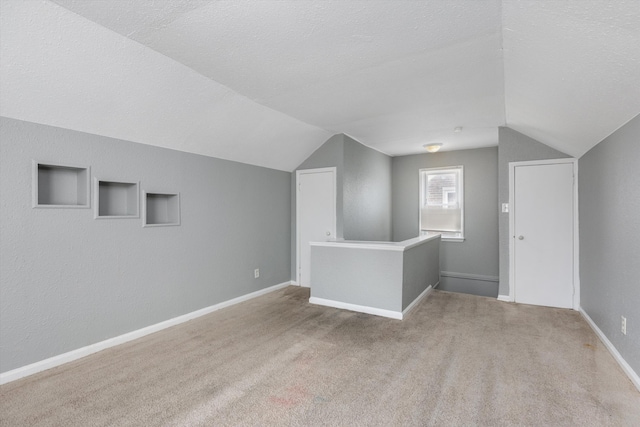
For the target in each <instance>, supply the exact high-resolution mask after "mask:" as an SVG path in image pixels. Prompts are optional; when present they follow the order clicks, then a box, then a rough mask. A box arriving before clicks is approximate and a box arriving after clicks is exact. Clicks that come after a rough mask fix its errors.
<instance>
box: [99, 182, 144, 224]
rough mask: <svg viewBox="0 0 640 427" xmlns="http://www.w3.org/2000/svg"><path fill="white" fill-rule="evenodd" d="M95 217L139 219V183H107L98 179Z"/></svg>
mask: <svg viewBox="0 0 640 427" xmlns="http://www.w3.org/2000/svg"><path fill="white" fill-rule="evenodd" d="M94 188H95V189H94V191H95V202H96V203H95V205H96V207H95V212H96V214H95V217H96V219H102V218H112V219H115V218H139V217H140V214H139V212H138V206H139V204H140V202H139V196H138V195H139V191H138V188H139V184H138V183H137V182H118V181H106V180H101V179H98V178H96V179H95V181H94Z"/></svg>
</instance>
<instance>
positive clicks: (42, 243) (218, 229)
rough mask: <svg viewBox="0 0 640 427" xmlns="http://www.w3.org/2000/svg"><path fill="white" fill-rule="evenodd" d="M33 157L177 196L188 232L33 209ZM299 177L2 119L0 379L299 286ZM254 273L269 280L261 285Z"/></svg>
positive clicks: (84, 213)
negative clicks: (294, 243)
mask: <svg viewBox="0 0 640 427" xmlns="http://www.w3.org/2000/svg"><path fill="white" fill-rule="evenodd" d="M32 160H37V161H41V162H43V163H48V164H58V163H62V164H71V165H83V166H90V167H91V174H92V176H93V177H99V178H102V179H108V180H120V181H125V182H137V181H140V187H141V189H142V190H149V191H152V192H167V193H174V192H179V193H180V195H181V198H180V202H181V225H180V226H170V227H149V228H143V227H142V218H134V219H97V220H96V219H94V212H93V208H94V202H93V188H92V190H91V191H92V194H91V196H92V197H91V209H75V208H71V209H69V208H66V209H47V208H38V209H33V208H32V206H31V192H32V163H31V162H32ZM290 186H291V174H290V173H287V172H282V171H277V170H272V169H267V168H261V167H256V166H250V165H246V164H241V163H236V162H231V161H226V160H220V159H215V158H211V157H205V156H199V155H194V154H188V153H183V152H178V151H173V150H168V149H163V148H158V147H153V146H148V145H142V144H136V143H132V142H128V141H122V140H117V139H112V138H106V137H101V136H96V135H91V134H86V133H82V132H76V131H71V130H66V129H60V128H55V127H50V126H44V125H38V124H34V123H29V122H24V121H18V120H13V119H8V118H0V195H1V197H0V235H1V240H0V276H1V280H0V343H1V346H0V372H6V371H9V370H12V369H15V368H18V367H21V366H24V365H28V364H30V363H34V362H37V361H40V360H43V359H46V358H49V357H52V356H55V355H59V354H62V353H65V352H68V351H71V350H74V349H77V348H81V347H84V346H87V345H90V344H94V343H96V342H100V341H103V340H105V339H108V338H112V337H115V336H119V335H121V334H124V333H127V332H131V331H134V330H137V329H140V328H143V327H146V326H149V325H153V324H156V323H158V322H162V321H165V320H168V319H171V318H174V317H176V316H180V315H183V314H186V313H190V312H193V311H195V310H198V309H202V308H205V307H208V306H211V305H214V304H217V303H220V302H223V301H227V300H229V299H232V298H235V297H239V296H242V295H246V294H248V293H250V292H253V291H258V290H261V289H264V288H266V287H269V286H272V285H276V284H279V283H283V282H287V281H289V280H290V277H291V276H290V259H291V257H290V241H291V228H290V223H291V217H290V206H291V195H290V188H291V187H290ZM254 268H259V269H260V278H258V279H254V276H253V270H254Z"/></svg>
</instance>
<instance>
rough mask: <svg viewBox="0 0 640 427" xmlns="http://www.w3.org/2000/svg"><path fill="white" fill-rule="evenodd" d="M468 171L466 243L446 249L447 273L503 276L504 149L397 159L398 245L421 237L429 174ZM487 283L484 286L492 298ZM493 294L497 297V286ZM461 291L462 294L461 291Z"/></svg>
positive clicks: (395, 224)
mask: <svg viewBox="0 0 640 427" xmlns="http://www.w3.org/2000/svg"><path fill="white" fill-rule="evenodd" d="M458 165H463V166H464V181H465V182H464V184H465V193H464V203H465V205H464V209H465V212H464V216H465V218H464V220H465V236H466V240H465V241H464V242H461V243H457V242H445V241H443V242H442V243H441V244H440V268H441V270H442V271H448V272H456V273H465V274H467V275H482V276H493V277H497V276H498V209H497V206H498V149H497V148H496V147H490V148H479V149H474V150H460V151H448V152H447V151H445V152H441V153H435V154H418V155H412V156H402V157H394V158H393V162H392V177H393V179H392V189H393V196H392V213H393V215H392V218H393V240H395V241H402V240H406V239H409V238H411V237H415V236H417V235H418V228H419V215H418V212H419V205H420V197H419V188H420V187H419V178H418V175H419V174H418V171H419V170H420V169H423V168H434V167H444V166H458ZM448 280H450V279H449V278H448V277H444V276H443V277H442V278H441V283H440V289H444V290H450V289H449V288H448V283H447V281H448ZM487 283H491V282H487V281H479V282H478V283H477V286H482V287H483V290H482V291H480V290H477V291H474V290H473V289H472V288H466V290H467V291H468V292H470V293H480V294H486V293H487V289H486V287H487ZM493 283H494V286H493V287H492V288H491V289H489V291H490V293H491V294H493V296H497V286H495V282H493ZM455 290H459V289H455Z"/></svg>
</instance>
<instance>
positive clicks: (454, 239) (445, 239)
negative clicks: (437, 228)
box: [441, 237, 465, 243]
mask: <svg viewBox="0 0 640 427" xmlns="http://www.w3.org/2000/svg"><path fill="white" fill-rule="evenodd" d="M441 239H442V241H443V242H453V243H462V242H464V240H465V239H464V237H442V238H441Z"/></svg>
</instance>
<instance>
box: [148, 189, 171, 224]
mask: <svg viewBox="0 0 640 427" xmlns="http://www.w3.org/2000/svg"><path fill="white" fill-rule="evenodd" d="M142 200H143V202H142V203H143V208H142V212H143V213H142V218H143V220H142V225H143V227H158V226H171V225H180V193H157V192H144V196H143V198H142Z"/></svg>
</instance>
